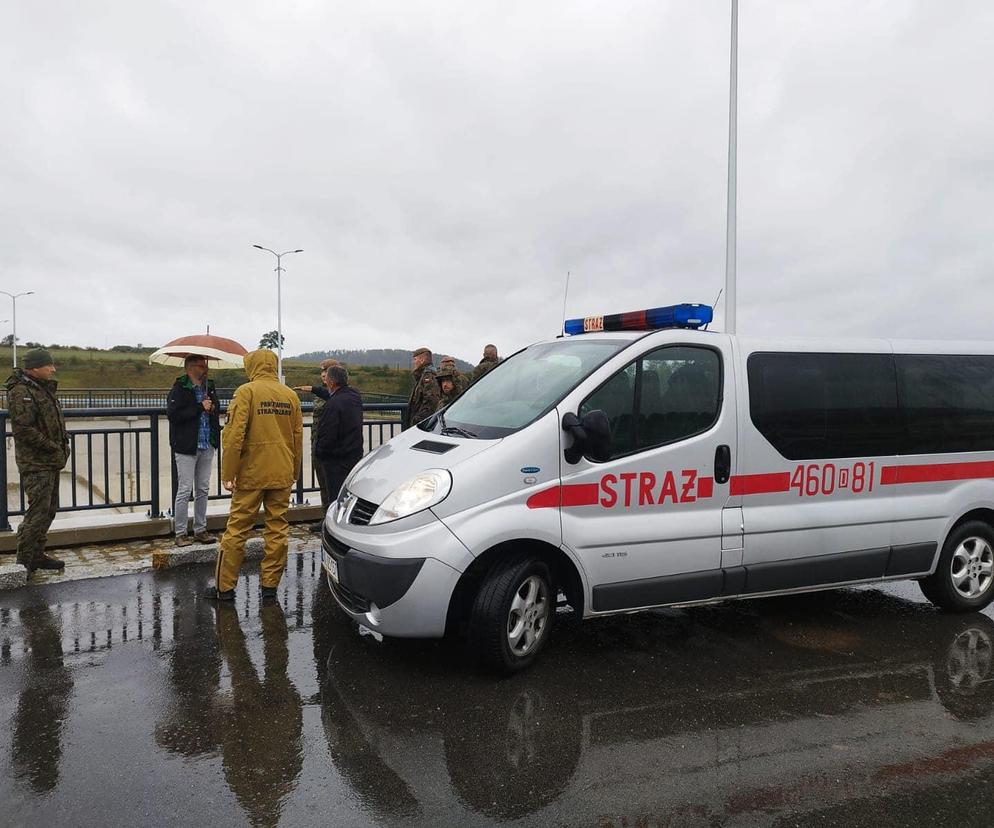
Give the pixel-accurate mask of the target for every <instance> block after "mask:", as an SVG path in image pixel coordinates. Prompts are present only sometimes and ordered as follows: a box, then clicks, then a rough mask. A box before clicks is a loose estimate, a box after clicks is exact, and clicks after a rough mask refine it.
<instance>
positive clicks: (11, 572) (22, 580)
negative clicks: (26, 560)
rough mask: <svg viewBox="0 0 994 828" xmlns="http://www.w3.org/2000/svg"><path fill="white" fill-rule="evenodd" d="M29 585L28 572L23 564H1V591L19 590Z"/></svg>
mask: <svg viewBox="0 0 994 828" xmlns="http://www.w3.org/2000/svg"><path fill="white" fill-rule="evenodd" d="M27 583H28V571H27V570H26V569H25V568H24V567H23V566H21V564H19V563H14V564H0V589H17V588H18V587H22V586H27Z"/></svg>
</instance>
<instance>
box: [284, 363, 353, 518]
mask: <svg viewBox="0 0 994 828" xmlns="http://www.w3.org/2000/svg"><path fill="white" fill-rule="evenodd" d="M341 367H342V363H340V362H339V361H338V360H337V359H323V360H321V385H298V386H297V387H296V388H295V389H294V390H295V391H300V392H301V393H302V394H313V395H314V408H313V410H312V411H311V468H312V469H314V476H315V477H316V478H317V481H318V488H319V489H320V491H321V510H322V512H324V514H327V513H328V507H329V506H330V505H331V501H332V499H333V497H334V496H335V495H337V494H338V493H337V492H335V493H334V494H332V493H331V492H330V491H329V489H328V483H327V481H326V480H325V479H324V466H323V464H321V463H319V462H318V459H317V455H315V453H314V447H315V446H316V445H317V443H318V435H319V433H320V430H321V412H322V411H324V404H325V402H327V400H328V397H329V396H331V392H330V391H329V390H328V369H329V368H341ZM323 526H324V516H323V515H322V517H321V520H319V521H318V522H317V523H312V524H311V525H310V527H309V528H310V530H311V531H312V532H314V533H315V534H320V533H321V527H323Z"/></svg>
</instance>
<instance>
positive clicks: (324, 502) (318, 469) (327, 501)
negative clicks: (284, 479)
mask: <svg viewBox="0 0 994 828" xmlns="http://www.w3.org/2000/svg"><path fill="white" fill-rule="evenodd" d="M311 466H312V467H313V468H314V476H315V477H316V478H317V479H318V488H319V489H320V490H321V509H322V511H324V512H325V513H326V514H327V512H328V507H329V506H330V505H331V502H332V501H333V500H334V499H335V498H334V497H332V495H331V492H329V491H328V484H327V482H326V481H325V479H324V463H322V462H321V461H320V460H318V458H317V457H315V456H314V455H313V454H312V455H311ZM339 485H341V484H339ZM336 495H337V492H336Z"/></svg>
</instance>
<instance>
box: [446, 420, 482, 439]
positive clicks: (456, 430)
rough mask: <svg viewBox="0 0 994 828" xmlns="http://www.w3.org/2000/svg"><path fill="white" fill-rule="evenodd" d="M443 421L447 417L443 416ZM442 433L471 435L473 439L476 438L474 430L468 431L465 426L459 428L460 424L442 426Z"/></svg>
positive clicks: (462, 435) (460, 435)
mask: <svg viewBox="0 0 994 828" xmlns="http://www.w3.org/2000/svg"><path fill="white" fill-rule="evenodd" d="M442 422H443V423H444V422H445V418H444V417H443V418H442ZM442 434H455V435H457V436H459V437H469V438H470V439H471V440H475V439H476V435H475V434H474V433H473V432H472V431H466V429H464V428H459V426H447V425H443V426H442Z"/></svg>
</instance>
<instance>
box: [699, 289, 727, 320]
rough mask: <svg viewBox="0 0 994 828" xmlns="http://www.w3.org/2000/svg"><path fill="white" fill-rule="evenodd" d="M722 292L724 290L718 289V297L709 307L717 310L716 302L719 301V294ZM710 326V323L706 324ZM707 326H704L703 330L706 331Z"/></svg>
mask: <svg viewBox="0 0 994 828" xmlns="http://www.w3.org/2000/svg"><path fill="white" fill-rule="evenodd" d="M723 290H724V288H719V289H718V295H717V296H715V297H714V303H713V304H712V305H711V307H712V308H715V309H717V307H718V300H719V299H721V292H722V291H723ZM710 324H711V323H710V322H708V325H710ZM708 325H705V326H704V330H707V329H708Z"/></svg>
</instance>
